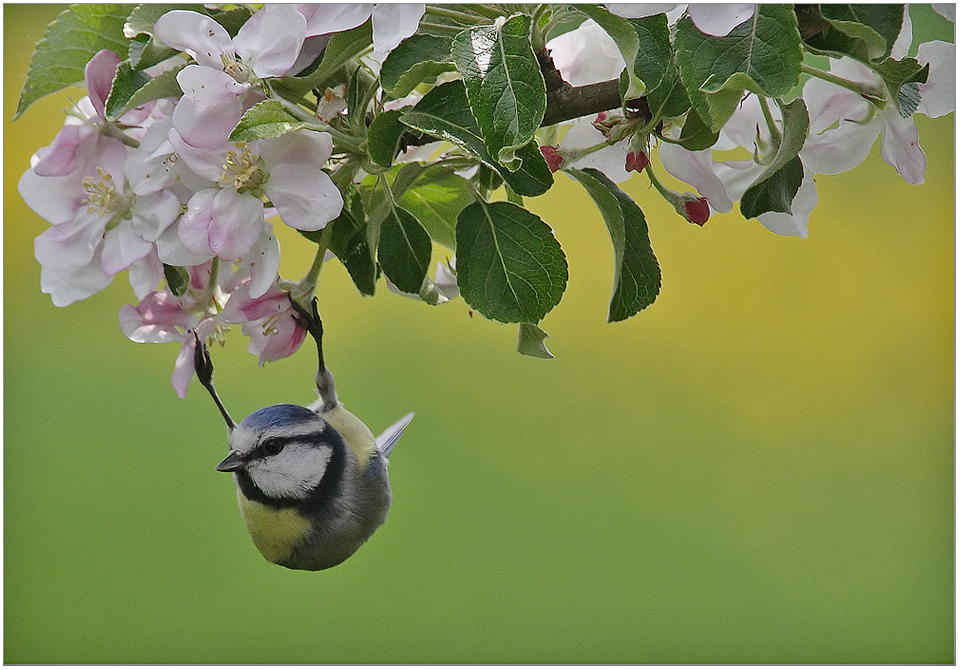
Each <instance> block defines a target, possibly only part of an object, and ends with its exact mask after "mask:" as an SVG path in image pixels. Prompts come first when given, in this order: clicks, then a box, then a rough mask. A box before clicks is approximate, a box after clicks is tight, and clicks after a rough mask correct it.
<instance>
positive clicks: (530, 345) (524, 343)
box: [517, 323, 553, 360]
mask: <svg viewBox="0 0 960 670" xmlns="http://www.w3.org/2000/svg"><path fill="white" fill-rule="evenodd" d="M547 337H549V335H547V334H546V333H545V332H544V331H543V330H542V329H541V328H540V327H539V326H538V325H537V324H535V323H521V324H520V332H519V333H518V334H517V351H518V352H519V353H521V354H523V355H524V356H532V357H533V358H543V359H547V360H549V359H551V358H553V354H551V353H550V350H549V349H547V345H546V344H545V343H544V340H545V339H547Z"/></svg>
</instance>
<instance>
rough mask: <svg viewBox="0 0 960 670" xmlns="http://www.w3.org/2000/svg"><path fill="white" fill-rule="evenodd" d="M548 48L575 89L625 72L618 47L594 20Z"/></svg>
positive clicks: (562, 37) (585, 23) (562, 36)
mask: <svg viewBox="0 0 960 670" xmlns="http://www.w3.org/2000/svg"><path fill="white" fill-rule="evenodd" d="M547 48H548V49H550V55H551V57H552V58H553V64H554V65H555V66H556V68H557V69H558V70H559V71H560V74H561V75H563V78H564V80H565V81H566V82H567V83H568V84H570V85H571V86H586V85H588V84H596V83H599V82H601V81H609V80H610V79H616V78H617V77H619V76H620V73H621V72H622V71H623V68H624V63H623V56H621V55H620V50H619V49H618V48H617V43H616V42H614V41H613V38H612V37H610V36H609V35H608V34H607V33H606V31H605V30H604V29H603V28H601V27H600V26H599V25H597V23H596V22H594V21H593V19H588V20H586V21H584V22H583V23H581V24H580V27H578V28H577V29H576V30H571V31H570V32H568V33H564V34H563V35H560V36H559V37H557V38H554V39H552V40H550V42H549V43H548V44H547Z"/></svg>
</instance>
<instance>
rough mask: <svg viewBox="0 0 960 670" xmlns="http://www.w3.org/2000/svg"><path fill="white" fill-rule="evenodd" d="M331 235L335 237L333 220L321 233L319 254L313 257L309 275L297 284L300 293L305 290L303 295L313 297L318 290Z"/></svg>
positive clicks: (318, 245) (318, 246)
mask: <svg viewBox="0 0 960 670" xmlns="http://www.w3.org/2000/svg"><path fill="white" fill-rule="evenodd" d="M331 237H333V221H331V222H330V223H328V224H327V226H326V227H325V228H324V229H323V232H322V233H321V234H320V241H319V242H318V243H317V255H316V256H314V257H313V265H311V266H310V270H309V271H308V272H307V276H306V277H304V278H303V279H301V280H300V283H299V284H298V285H297V289H298V291H297V292H298V293H299V292H300V291H304V294H303V296H302V297H306V298H312V297H313V295H314V293H315V292H316V290H317V280H318V279H319V278H320V270H321V269H322V268H323V257H324V256H326V255H327V249H328V248H329V246H330V238H331Z"/></svg>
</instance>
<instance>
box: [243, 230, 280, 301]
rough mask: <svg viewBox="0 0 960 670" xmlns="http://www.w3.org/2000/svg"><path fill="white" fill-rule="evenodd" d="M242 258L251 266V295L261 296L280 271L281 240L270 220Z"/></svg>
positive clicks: (254, 296) (271, 284) (252, 296)
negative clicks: (274, 231) (274, 232)
mask: <svg viewBox="0 0 960 670" xmlns="http://www.w3.org/2000/svg"><path fill="white" fill-rule="evenodd" d="M240 260H241V262H243V263H245V264H247V265H249V266H250V284H249V291H250V297H251V298H259V297H260V296H262V295H263V294H264V293H266V292H267V291H268V290H269V289H270V287H271V286H273V282H274V280H276V278H277V273H278V272H279V271H280V242H279V241H278V240H277V236H276V235H274V234H273V226H271V225H270V223H269V222H268V223H267V224H266V225H264V227H263V232H262V233H261V234H260V239H259V240H257V243H256V244H254V245H253V248H252V249H250V251H248V252H247V253H246V254H245V255H244V256H243V258H241V259H240Z"/></svg>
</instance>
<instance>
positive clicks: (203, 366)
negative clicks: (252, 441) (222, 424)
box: [193, 332, 237, 432]
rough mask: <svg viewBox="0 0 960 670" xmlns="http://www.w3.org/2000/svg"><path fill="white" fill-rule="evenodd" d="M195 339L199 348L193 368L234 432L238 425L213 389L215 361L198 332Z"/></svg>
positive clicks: (195, 353) (196, 350)
mask: <svg viewBox="0 0 960 670" xmlns="http://www.w3.org/2000/svg"><path fill="white" fill-rule="evenodd" d="M193 337H194V339H195V340H196V342H197V347H196V349H194V350H193V367H194V369H195V370H196V372H197V379H199V380H200V383H201V384H203V387H204V388H205V389H207V391H208V392H209V393H210V397H211V398H213V401H214V402H215V403H217V409H219V410H220V413H221V414H222V415H223V420H224V421H226V422H227V430H228V431H230V432H233V429H234V428H236V427H237V424H236V423H235V422H234V420H233V418H231V416H230V412H228V411H227V408H226V407H224V405H223V402H222V401H221V400H220V396H219V395H218V394H217V390H216V389H215V388H214V387H213V360H211V358H210V350H209V349H207V345H206V344H204V343H203V342H202V341H200V336H199V335H198V334H197V333H196V332H194V334H193Z"/></svg>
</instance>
